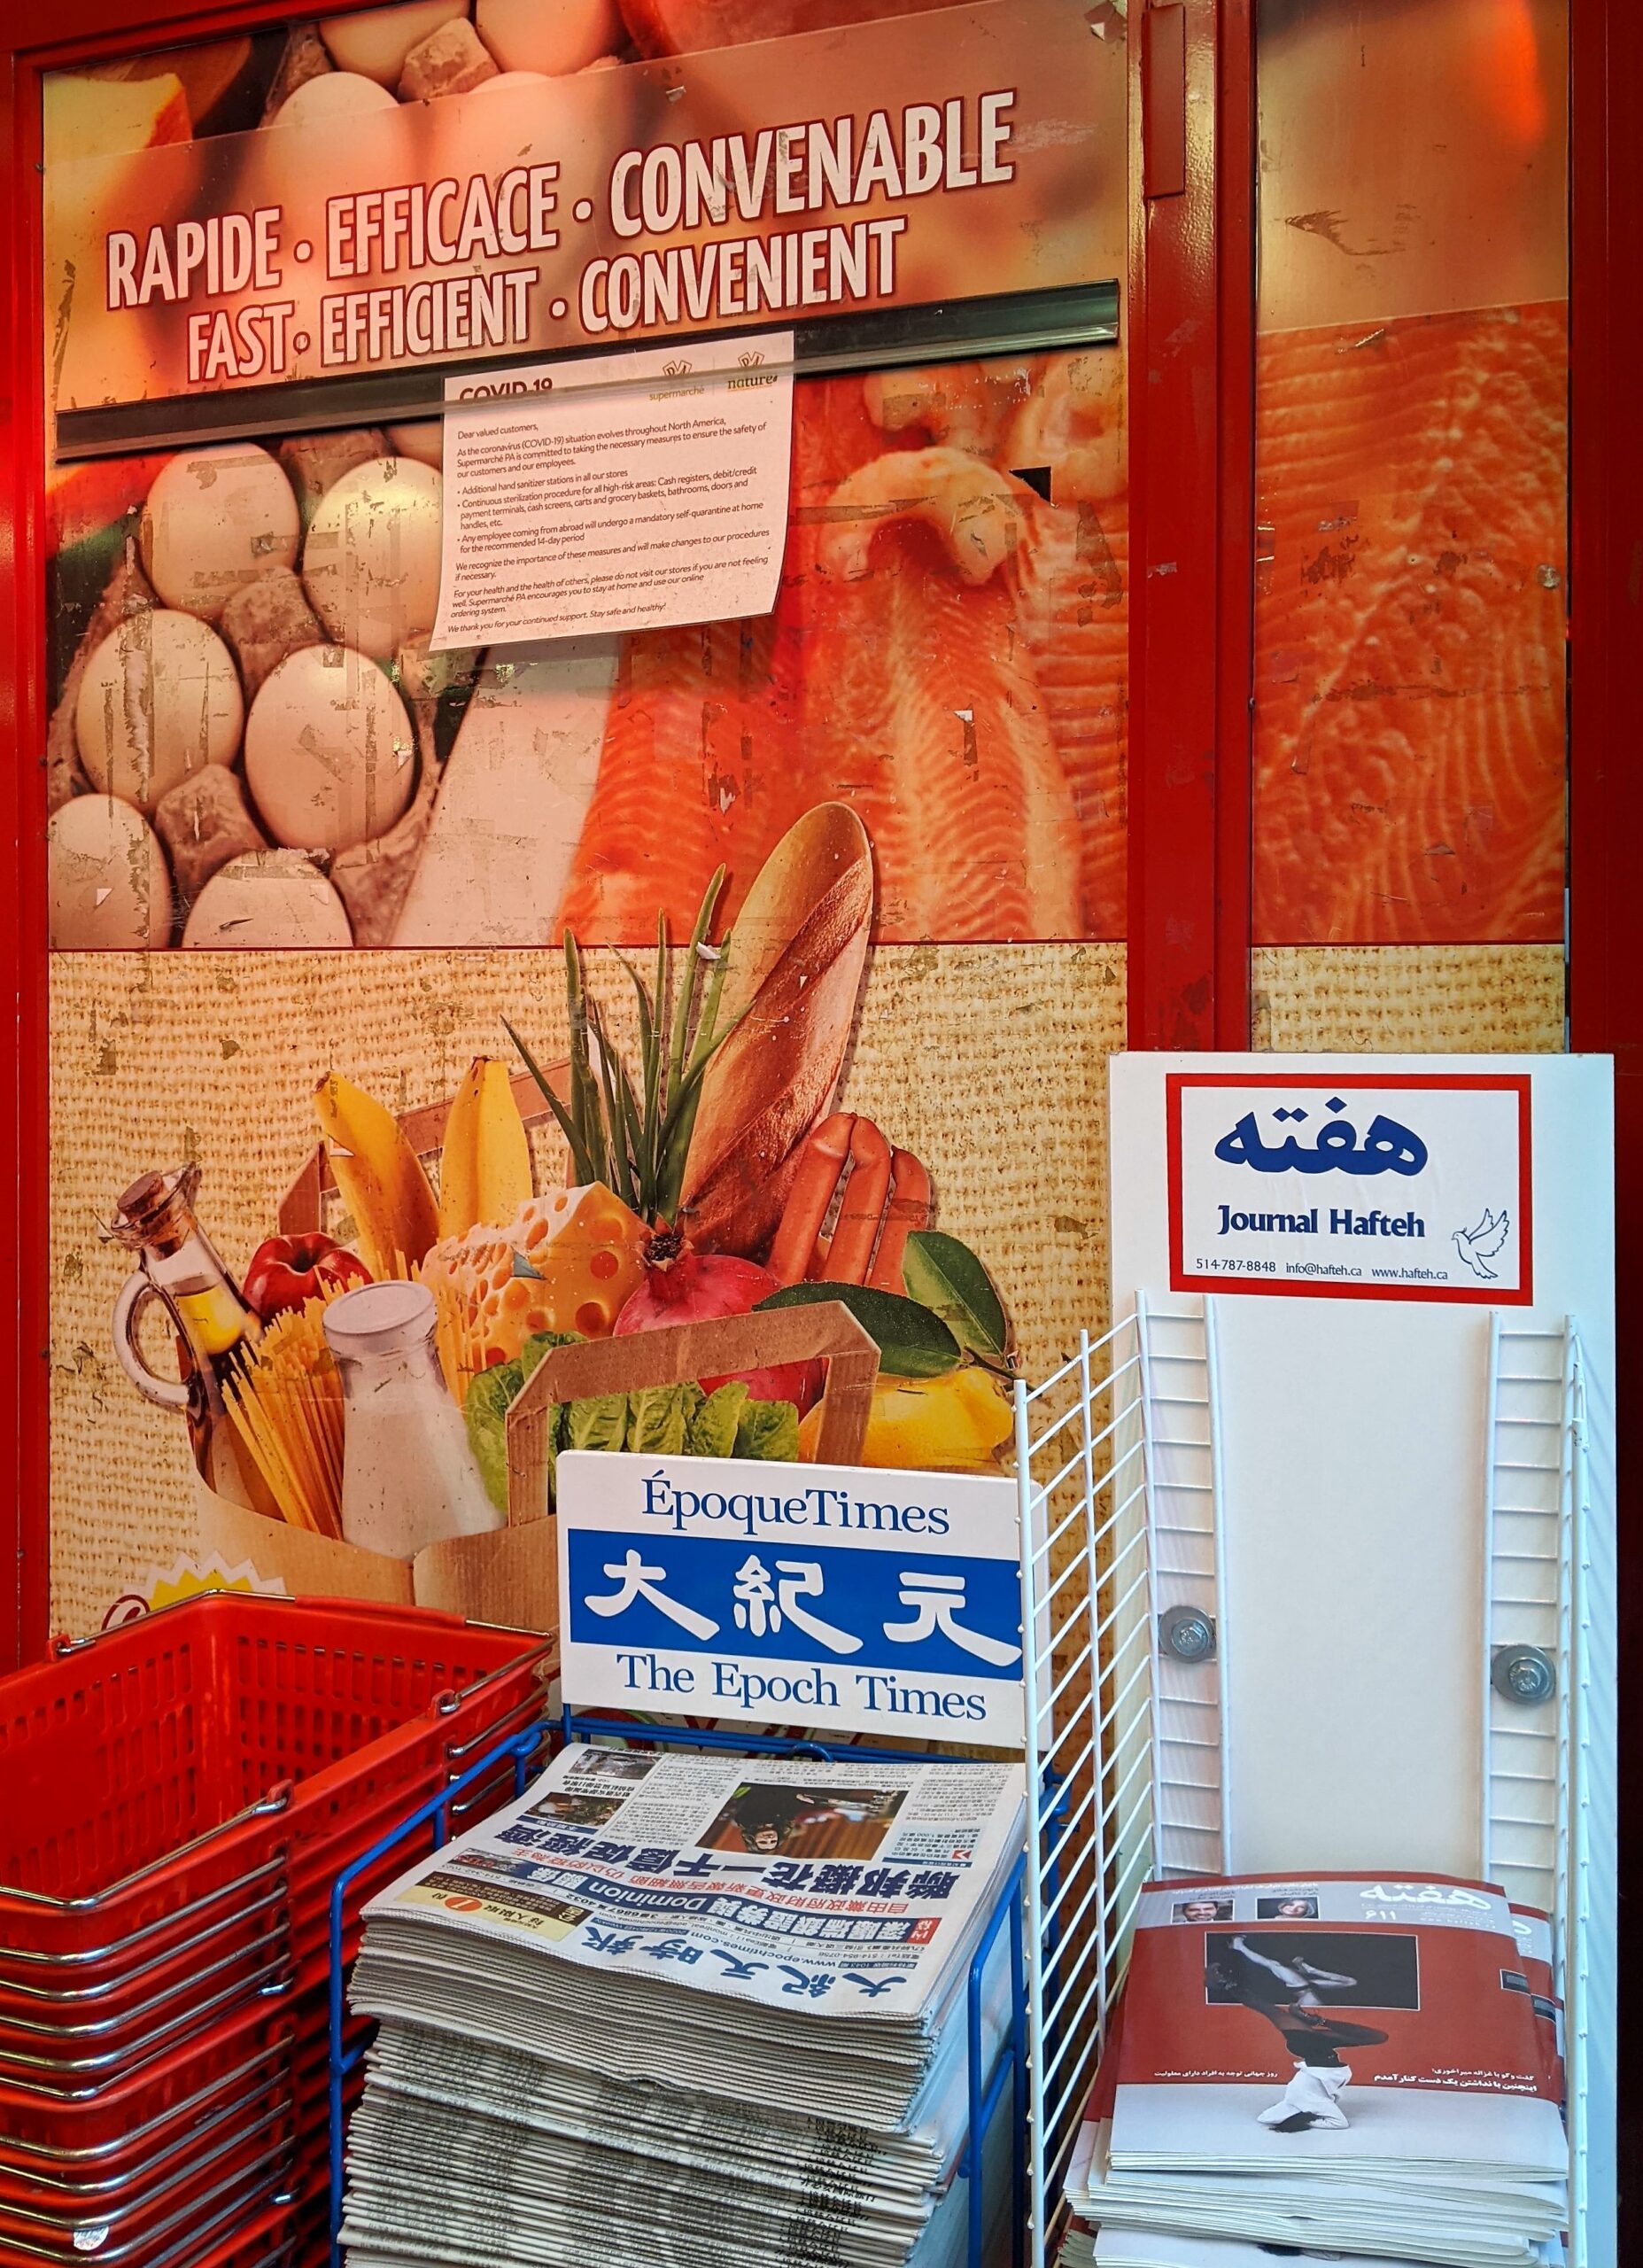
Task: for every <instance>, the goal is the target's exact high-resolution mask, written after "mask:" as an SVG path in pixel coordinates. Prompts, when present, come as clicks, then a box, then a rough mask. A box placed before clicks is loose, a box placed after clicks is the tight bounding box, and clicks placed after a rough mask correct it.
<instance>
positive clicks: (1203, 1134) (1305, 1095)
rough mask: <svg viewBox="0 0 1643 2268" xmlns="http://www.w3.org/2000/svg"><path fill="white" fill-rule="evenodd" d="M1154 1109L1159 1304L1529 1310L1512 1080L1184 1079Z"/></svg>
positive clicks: (1520, 1137)
mask: <svg viewBox="0 0 1643 2268" xmlns="http://www.w3.org/2000/svg"><path fill="white" fill-rule="evenodd" d="M1166 1108H1167V1113H1168V1118H1167V1130H1166V1131H1167V1140H1168V1145H1169V1224H1170V1284H1171V1287H1172V1289H1174V1290H1175V1291H1234V1290H1236V1291H1241V1292H1252V1291H1254V1292H1278V1293H1283V1292H1288V1293H1292V1294H1301V1295H1306V1296H1308V1297H1315V1296H1317V1295H1319V1294H1326V1295H1327V1294H1333V1295H1335V1296H1337V1297H1347V1298H1360V1299H1377V1300H1388V1299H1391V1300H1461V1301H1471V1302H1473V1303H1474V1304H1483V1305H1488V1306H1491V1307H1524V1306H1527V1305H1528V1304H1529V1302H1530V1301H1531V1299H1532V1298H1533V1295H1534V1283H1533V1275H1534V1262H1533V1254H1534V1237H1533V1223H1532V1214H1531V1206H1532V1175H1531V1124H1530V1120H1531V1112H1530V1083H1529V1081H1528V1079H1527V1078H1524V1077H1522V1076H1511V1075H1502V1076H1499V1077H1491V1076H1464V1075H1461V1074H1459V1073H1457V1074H1453V1075H1449V1076H1445V1075H1443V1074H1438V1075H1436V1076H1422V1077H1418V1078H1398V1077H1381V1076H1374V1075H1369V1076H1341V1075H1339V1074H1337V1073H1324V1074H1321V1075H1320V1074H1316V1073H1297V1072H1289V1071H1280V1072H1274V1073H1269V1074H1262V1075H1260V1076H1255V1077H1249V1076H1244V1075H1242V1074H1237V1073H1221V1074H1214V1073H1204V1074H1200V1073H1197V1072H1185V1073H1177V1074H1174V1075H1172V1076H1171V1077H1170V1078H1169V1080H1168V1082H1167V1086H1166Z"/></svg>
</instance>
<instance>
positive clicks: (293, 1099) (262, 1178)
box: [50, 944, 1124, 1630]
mask: <svg viewBox="0 0 1643 2268" xmlns="http://www.w3.org/2000/svg"><path fill="white" fill-rule="evenodd" d="M588 960H589V969H590V978H591V983H592V984H593V989H594V990H596V991H597V992H598V993H599V995H600V997H601V999H603V1000H605V1001H606V1002H608V1004H609V1005H610V1006H611V1007H612V1008H613V1010H614V1011H615V1014H614V1015H613V1018H612V1021H613V1024H614V1025H615V1027H616V1029H617V1030H618V1031H620V1032H621V1034H622V1035H623V1037H624V1039H628V1038H631V1032H632V1027H631V1023H630V1022H629V1021H628V1008H627V1006H626V1004H625V1002H624V994H627V995H628V997H629V998H631V993H630V992H629V988H628V985H627V980H626V978H625V977H624V975H623V973H622V971H621V969H620V967H618V966H617V965H616V961H615V959H614V958H613V956H611V955H610V954H608V953H593V954H590V955H589V956H588ZM51 986H52V991H51V1029H52V1072H51V1076H52V1119H51V1160H52V1163H51V1208H52V1340H51V1349H50V1376H51V1385H50V1392H51V1446H52V1592H53V1612H54V1617H55V1620H56V1624H57V1627H61V1628H69V1629H74V1630H83V1629H87V1628H90V1627H95V1626H96V1624H97V1623H98V1622H99V1621H100V1620H101V1619H102V1617H103V1615H104V1613H105V1612H106V1610H107V1608H108V1606H109V1605H110V1604H111V1603H112V1600H113V1599H115V1598H116V1597H117V1596H120V1594H121V1593H122V1592H124V1591H127V1590H129V1589H131V1588H136V1587H139V1586H140V1585H141V1584H142V1582H143V1579H144V1578H145V1577H146V1576H147V1575H148V1574H149V1573H150V1572H151V1571H152V1570H154V1569H156V1568H160V1569H164V1568H168V1567H169V1566H171V1565H172V1564H173V1563H174V1561H175V1560H176V1559H177V1558H178V1557H179V1556H181V1555H184V1554H188V1553H190V1552H192V1551H193V1550H195V1549H196V1535H195V1523H194V1511H193V1503H192V1496H191V1491H190V1471H189V1462H188V1449H187V1439H186V1434H185V1431H184V1427H183V1425H182V1421H181V1419H180V1418H177V1417H173V1416H172V1415H171V1414H170V1413H169V1412H167V1411H164V1410H159V1409H156V1408H154V1407H153V1406H152V1405H151V1404H150V1403H148V1402H144V1401H143V1400H142V1399H141V1398H140V1397H139V1395H138V1394H137V1393H136V1389H135V1388H134V1387H133V1386H132V1385H131V1384H130V1382H129V1381H128V1379H127V1378H126V1376H125V1373H124V1372H123V1371H121V1370H120V1367H119V1365H118V1363H116V1361H115V1358H114V1355H113V1350H112V1340H111V1337H110V1331H109V1318H110V1315H111V1312H112V1308H113V1304H114V1301H115V1298H116V1296H117V1294H118V1293H119V1290H120V1285H121V1284H122V1282H123V1281H124V1279H125V1277H126V1274H127V1272H128V1268H129V1265H130V1262H129V1260H128V1256H127V1254H125V1253H123V1252H122V1251H120V1249H119V1248H118V1247H111V1246H109V1245H107V1244H105V1243H104V1242H103V1241H102V1240H101V1239H100V1237H99V1234H98V1223H99V1221H104V1220H106V1219H107V1218H108V1217H109V1216H110V1215H111V1213H112V1209H113V1203H114V1200H115V1198H116V1197H117V1196H118V1195H119V1193H120V1191H121V1190H122V1189H124V1188H125V1187H127V1185H128V1184H129V1183H130V1182H131V1181H132V1180H133V1179H134V1178H135V1177H136V1175H137V1174H138V1173H139V1172H141V1171H142V1170H143V1169H144V1168H147V1167H151V1166H170V1165H174V1164H176V1163H178V1162H179V1161H182V1160H183V1159H185V1158H190V1159H198V1161H199V1162H200V1165H201V1168H202V1182H201V1188H200V1198H199V1203H200V1212H201V1218H202V1222H203V1223H204V1225H205V1229H206V1231H207V1233H208V1234H209V1235H210V1236H211V1237H212V1239H213V1241H214V1242H215V1243H216V1244H217V1246H218V1247H219V1248H220V1250H221V1254H222V1256H223V1258H224V1260H225V1261H226V1262H228V1264H229V1267H230V1268H231V1269H233V1270H236V1271H237V1270H243V1269H244V1265H245V1263H246V1262H247V1260H248V1259H249V1257H250V1255H251V1254H252V1251H253V1250H254V1249H255V1247H256V1246H257V1245H258V1244H259V1243H260V1241H261V1239H263V1238H264V1237H265V1236H267V1235H269V1234H271V1233H272V1232H273V1231H274V1227H275V1208H276V1207H277V1205H278V1203H279V1200H280V1198H281V1196H282V1195H283V1192H284V1191H285V1189H286V1188H287V1186H288V1185H289V1184H290V1183H291V1179H292V1178H293V1177H294V1176H295V1174H296V1173H297V1171H298V1168H299V1167H300V1165H301V1164H302V1162H303V1160H304V1159H305V1157H306V1154H307V1153H308V1152H309V1150H310V1149H311V1148H312V1146H313V1144H314V1139H315V1137H316V1130H315V1127H314V1118H313V1113H312V1108H311V1098H312V1094H313V1091H314V1086H315V1084H316V1083H317V1082H318V1080H319V1079H320V1078H321V1077H322V1076H323V1075H324V1074H325V1073H326V1072H327V1071H329V1070H333V1069H335V1070H338V1071H341V1072H343V1073H345V1075H346V1076H348V1077H350V1078H352V1079H354V1080H356V1081H357V1082H358V1083H359V1084H360V1085H361V1086H363V1087H365V1088H366V1089H368V1091H370V1092H371V1093H372V1094H375V1095H376V1096H377V1097H378V1098H379V1099H381V1100H382V1101H383V1102H384V1103H386V1104H389V1105H391V1107H393V1108H395V1109H396V1110H400V1111H403V1110H408V1109H412V1108H415V1107H417V1106H418V1105H421V1104H425V1103H430V1102H434V1101H438V1100H440V1099H445V1098H446V1097H448V1096H449V1095H450V1094H451V1092H452V1091H453V1089H454V1087H455V1085H456V1083H457V1081H458V1080H459V1078H460V1077H461V1074H462V1072H463V1071H464V1070H465V1069H466V1068H467V1066H468V1064H469V1060H471V1058H472V1057H473V1056H475V1055H477V1054H493V1055H504V1054H506V1053H507V1052H508V1042H507V1037H506V1035H505V1033H504V1032H503V1030H502V1028H501V1022H500V1019H501V1017H502V1016H503V1015H504V1014H506V1015H508V1017H509V1018H510V1019H511V1020H512V1021H514V1022H515V1024H516V1026H517V1027H518V1029H520V1031H521V1032H522V1033H523V1036H524V1037H526V1039H527V1040H528V1041H529V1042H530V1043H531V1046H532V1048H533V1050H537V1051H540V1052H539V1060H551V1058H552V1057H554V1056H555V1055H557V1054H559V1053H560V1052H562V1047H563V1043H564V1037H565V1029H564V1000H563V990H562V986H563V977H562V965H561V963H560V962H559V960H558V959H557V957H556V956H555V955H553V954H548V953H543V952H510V953H497V954H488V953H477V952H448V953H410V952H394V953H381V954H376V953H350V954H329V953H292V954H280V955H262V954H250V953H247V954H243V955H241V954H226V953H225V954H209V955H208V954H203V953H175V954H164V953H156V954H151V955H146V956H145V955H136V954H133V955H100V954H99V955H65V956H61V957H59V958H58V959H56V960H55V961H54V963H53V966H52V972H51ZM1123 1031H1124V956H1123V951H1122V948H1121V947H1112V946H1102V945H1081V944H1058V945H1050V944H1047V945H996V946H988V945H972V946H907V947H887V948H880V950H879V951H877V952H876V953H875V955H874V956H873V959H872V964H871V967H870V973H869V977H868V982H867V984H866V987H865V989H864V995H863V1000H862V1006H861V1011H860V1015H859V1020H858V1025H857V1031H856V1043H855V1047H854V1051H853V1055H852V1059H851V1062H850V1067H849V1073H848V1076H847V1079H846V1082H845V1087H844V1099H846V1101H847V1102H848V1103H849V1107H852V1108H854V1109H856V1110H860V1111H864V1112H866V1113H867V1114H868V1115H870V1116H872V1118H874V1119H875V1120H877V1121H878V1122H879V1123H880V1124H881V1125H882V1126H883V1128H884V1129H885V1130H886V1132H887V1133H888V1134H889V1135H891V1137H892V1138H894V1139H895V1141H896V1142H897V1143H899V1144H900V1145H901V1146H903V1147H904V1148H907V1149H911V1150H912V1151H913V1152H915V1153H916V1154H917V1155H918V1156H919V1157H920V1158H922V1159H923V1160H924V1161H925V1162H926V1165H927V1166H928V1168H929V1169H930V1173H931V1176H932V1178H933V1180H934V1184H935V1189H936V1194H937V1200H938V1207H939V1211H938V1218H939V1220H940V1222H941V1224H942V1226H943V1227H944V1228H947V1229H949V1230H950V1231H952V1232H953V1233H954V1234H955V1235H957V1236H960V1237H963V1238H964V1239H965V1241H966V1242H968V1243H970V1244H971V1245H973V1247H975V1249H976V1250H977V1251H978V1252H980V1254H981V1255H982V1256H983V1258H984V1259H985V1260H986V1261H987V1262H988V1266H989V1267H990V1268H991V1269H992V1270H993V1271H994V1273H995V1275H996V1278H997V1281H998V1284H999V1287H1000V1289H1001V1291H1002V1292H1003V1293H1004V1299H1005V1301H1006V1303H1007V1305H1008V1306H1009V1308H1010V1310H1011V1314H1012V1316H1013V1317H1014V1319H1015V1322H1016V1325H1017V1328H1018V1331H1019V1335H1020V1340H1021V1346H1022V1352H1023V1355H1024V1357H1025V1360H1026V1363H1027V1371H1028V1374H1029V1376H1042V1374H1043V1371H1044V1369H1045V1368H1046V1367H1047V1366H1048V1365H1049V1364H1050V1363H1051V1362H1052V1361H1053V1360H1055V1359H1056V1357H1057V1356H1058V1355H1059V1354H1060V1353H1062V1352H1064V1351H1066V1349H1068V1348H1071V1347H1073V1346H1075V1345H1076V1342H1077V1334H1078V1331H1079V1328H1080V1326H1081V1324H1089V1325H1091V1326H1092V1327H1095V1328H1098V1327H1099V1326H1100V1324H1101V1320H1102V1318H1103V1317H1104V1313H1105V1308H1106V1276H1107V1249H1106V1231H1105V1213H1106V1201H1105V1187H1106V1172H1107V1159H1106V1141H1105V1130H1106V1110H1105V1097H1106V1059H1107V1056H1108V1054H1109V1052H1111V1051H1112V1049H1113V1048H1115V1047H1118V1046H1120V1045H1122V1041H1123ZM553 1148H554V1146H546V1154H545V1156H544V1159H543V1161H542V1162H543V1165H545V1166H546V1171H547V1172H548V1174H549V1175H550V1176H551V1177H553V1178H554V1179H557V1177H558V1173H559V1171H560V1170H561V1167H560V1166H559V1163H558V1161H557V1160H556V1159H554V1157H553V1154H552V1152H553ZM539 1170H540V1169H539Z"/></svg>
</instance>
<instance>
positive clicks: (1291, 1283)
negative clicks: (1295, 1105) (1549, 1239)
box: [1164, 1071, 1535, 1308]
mask: <svg viewBox="0 0 1643 2268" xmlns="http://www.w3.org/2000/svg"><path fill="white" fill-rule="evenodd" d="M1188 1087H1237V1088H1240V1089H1242V1090H1244V1091H1248V1089H1250V1088H1251V1087H1277V1088H1282V1089H1283V1091H1285V1092H1293V1091H1295V1090H1296V1089H1298V1088H1299V1089H1306V1088H1329V1087H1336V1088H1338V1089H1341V1090H1343V1091H1345V1093H1347V1094H1350V1093H1351V1092H1352V1090H1353V1089H1354V1088H1355V1087H1379V1088H1386V1087H1391V1088H1393V1089H1394V1090H1395V1089H1397V1088H1399V1087H1417V1088H1439V1089H1443V1090H1445V1091H1447V1092H1449V1093H1452V1094H1453V1093H1455V1092H1457V1091H1461V1090H1462V1089H1469V1090H1470V1091H1473V1092H1484V1093H1489V1094H1513V1095H1515V1096H1516V1098H1517V1218H1518V1224H1519V1228H1520V1231H1521V1233H1522V1236H1523V1282H1522V1283H1521V1284H1520V1285H1519V1286H1518V1288H1517V1290H1516V1291H1515V1292H1491V1291H1489V1290H1487V1289H1486V1288H1485V1287H1484V1286H1482V1285H1480V1286H1479V1288H1478V1289H1477V1290H1476V1291H1475V1292H1469V1291H1458V1292H1445V1291H1442V1290H1437V1289H1434V1290H1432V1291H1427V1292H1416V1291H1410V1292H1407V1293H1405V1294H1404V1296H1405V1297H1406V1298H1407V1299H1408V1300H1410V1301H1413V1302H1414V1304H1416V1305H1419V1306H1427V1305H1430V1304H1432V1303H1434V1302H1435V1303H1437V1304H1438V1305H1440V1306H1445V1307H1500V1308H1529V1307H1533V1305H1534V1303H1535V1229H1534V1218H1535V1216H1534V1107H1533V1096H1532V1093H1531V1086H1530V1082H1529V1080H1528V1079H1527V1078H1526V1077H1525V1076H1523V1074H1522V1073H1521V1072H1513V1071H1501V1072H1493V1073H1492V1072H1487V1071H1458V1072H1455V1073H1453V1075H1451V1076H1445V1074H1444V1073H1443V1072H1441V1071H1430V1072H1415V1073H1397V1074H1394V1075H1392V1076H1382V1077H1377V1076H1376V1074H1375V1073H1374V1072H1373V1071H1330V1072H1329V1073H1327V1074H1326V1073H1324V1072H1321V1071H1253V1072H1245V1071H1171V1072H1168V1073H1166V1076H1165V1080H1164V1144H1165V1153H1166V1156H1165V1169H1166V1181H1167V1187H1168V1192H1169V1199H1168V1201H1169V1268H1170V1276H1169V1287H1170V1290H1171V1291H1172V1292H1224V1291H1225V1290H1226V1289H1227V1285H1228V1280H1229V1279H1228V1278H1226V1277H1221V1276H1194V1275H1191V1274H1190V1273H1189V1272H1188V1271H1187V1269H1186V1267H1185V1264H1184V1262H1183V1260H1182V1252H1183V1249H1184V1247H1183V1244H1182V1158H1181V1098H1182V1091H1184V1090H1185V1089H1186V1088H1188ZM1230 1280H1233V1281H1236V1285H1237V1288H1238V1292H1239V1294H1240V1296H1243V1295H1244V1294H1247V1293H1252V1292H1253V1293H1258V1294H1261V1293H1265V1294H1267V1295H1270V1296H1272V1297H1274V1298H1276V1299H1290V1300H1384V1299H1385V1298H1386V1296H1387V1293H1386V1289H1385V1286H1384V1285H1378V1284H1332V1283H1329V1282H1327V1281H1325V1280H1322V1279H1319V1280H1316V1281H1314V1280H1312V1279H1310V1278H1309V1279H1306V1280H1305V1281H1302V1280H1298V1279H1297V1278H1284V1279H1283V1280H1280V1279H1278V1278H1270V1279H1267V1278H1259V1277H1248V1276H1240V1277H1237V1278H1233V1279H1230Z"/></svg>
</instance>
